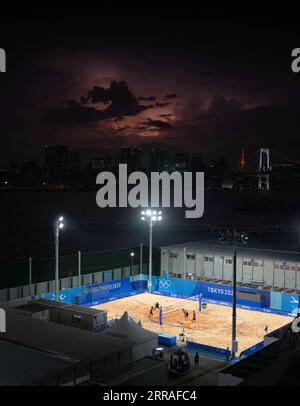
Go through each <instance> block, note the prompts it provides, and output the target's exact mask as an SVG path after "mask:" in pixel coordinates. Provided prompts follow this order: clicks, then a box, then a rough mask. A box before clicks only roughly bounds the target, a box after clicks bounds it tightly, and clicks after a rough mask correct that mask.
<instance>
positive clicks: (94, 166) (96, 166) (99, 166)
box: [91, 157, 105, 173]
mask: <svg viewBox="0 0 300 406" xmlns="http://www.w3.org/2000/svg"><path fill="white" fill-rule="evenodd" d="M91 170H92V172H97V173H99V172H102V171H104V170H105V159H104V158H102V157H99V158H93V159H92V160H91Z"/></svg>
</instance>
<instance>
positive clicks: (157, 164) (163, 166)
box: [150, 148, 169, 172]
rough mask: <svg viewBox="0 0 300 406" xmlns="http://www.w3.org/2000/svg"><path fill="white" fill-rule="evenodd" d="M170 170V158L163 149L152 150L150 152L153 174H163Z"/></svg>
mask: <svg viewBox="0 0 300 406" xmlns="http://www.w3.org/2000/svg"><path fill="white" fill-rule="evenodd" d="M168 168H169V156H168V154H167V153H166V151H165V150H164V149H162V148H151V150H150V170H151V171H152V172H162V171H165V170H168Z"/></svg>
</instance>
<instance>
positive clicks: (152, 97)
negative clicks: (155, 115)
mask: <svg viewBox="0 0 300 406" xmlns="http://www.w3.org/2000/svg"><path fill="white" fill-rule="evenodd" d="M156 99H157V97H155V96H141V97H139V98H138V100H140V101H155V100H156Z"/></svg>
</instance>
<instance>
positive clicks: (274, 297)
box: [270, 292, 282, 310]
mask: <svg viewBox="0 0 300 406" xmlns="http://www.w3.org/2000/svg"><path fill="white" fill-rule="evenodd" d="M281 297H282V293H281V292H271V299H270V307H271V309H276V310H281Z"/></svg>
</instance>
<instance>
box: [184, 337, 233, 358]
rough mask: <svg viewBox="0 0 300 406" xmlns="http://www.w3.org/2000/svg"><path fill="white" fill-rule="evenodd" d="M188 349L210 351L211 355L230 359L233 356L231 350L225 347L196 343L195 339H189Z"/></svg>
mask: <svg viewBox="0 0 300 406" xmlns="http://www.w3.org/2000/svg"><path fill="white" fill-rule="evenodd" d="M186 348H187V350H189V351H193V352H199V353H201V352H202V353H203V352H204V353H209V354H210V355H213V356H216V357H217V358H223V359H229V358H230V356H231V352H230V350H226V349H224V348H218V347H212V346H210V345H204V344H200V343H195V342H193V341H188V342H187V346H186Z"/></svg>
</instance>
